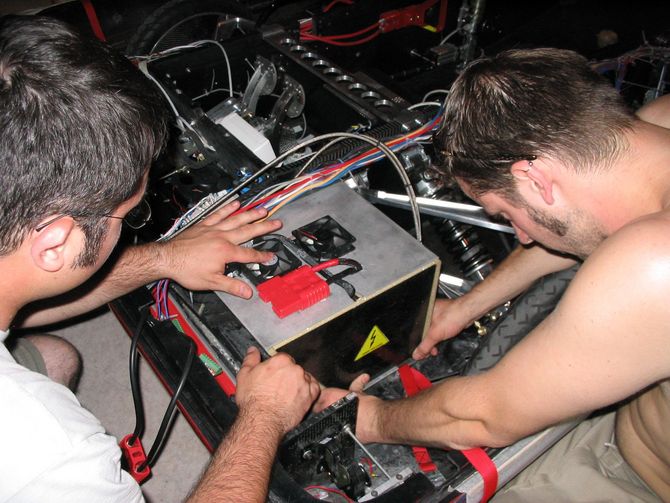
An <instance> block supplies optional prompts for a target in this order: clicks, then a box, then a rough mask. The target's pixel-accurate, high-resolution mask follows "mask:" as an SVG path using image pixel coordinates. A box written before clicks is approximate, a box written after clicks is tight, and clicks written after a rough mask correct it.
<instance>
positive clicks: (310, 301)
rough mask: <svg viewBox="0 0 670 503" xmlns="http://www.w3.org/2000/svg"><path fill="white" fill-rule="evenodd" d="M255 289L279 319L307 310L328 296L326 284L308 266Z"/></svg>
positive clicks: (275, 278) (272, 279) (268, 281)
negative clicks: (269, 304)
mask: <svg viewBox="0 0 670 503" xmlns="http://www.w3.org/2000/svg"><path fill="white" fill-rule="evenodd" d="M324 265H325V263H324ZM317 267H319V266H317ZM256 288H257V290H258V296H259V297H260V298H261V300H263V302H270V303H271V304H272V310H273V311H274V312H275V314H276V315H277V316H279V317H280V318H285V317H286V316H288V315H289V314H292V313H295V312H296V311H302V310H303V309H307V308H308V307H310V306H313V305H314V304H316V303H317V302H319V301H321V300H323V299H326V298H328V297H329V296H330V287H329V286H328V283H326V282H325V281H324V279H323V278H321V277H320V276H319V275H318V274H316V272H315V270H314V269H313V268H312V267H310V266H308V265H303V266H300V267H298V268H297V269H296V270H295V271H291V272H287V273H286V274H284V275H283V276H275V277H274V278H271V279H269V280H267V281H265V282H264V283H261V284H260V285H258V286H257V287H256Z"/></svg>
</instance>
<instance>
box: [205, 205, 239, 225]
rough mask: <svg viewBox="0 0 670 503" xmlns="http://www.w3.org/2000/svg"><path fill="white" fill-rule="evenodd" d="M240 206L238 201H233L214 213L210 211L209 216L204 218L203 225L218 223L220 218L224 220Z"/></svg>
mask: <svg viewBox="0 0 670 503" xmlns="http://www.w3.org/2000/svg"><path fill="white" fill-rule="evenodd" d="M239 208H240V201H239V200H238V201H233V202H232V203H228V204H226V205H224V206H222V207H221V208H219V209H218V210H216V211H215V212H214V213H212V214H211V215H210V216H208V217H207V218H205V219H204V220H203V221H202V223H203V224H204V225H216V224H218V223H220V222H221V221H222V220H225V219H226V218H228V217H229V216H230V215H232V214H233V213H235V212H236V211H237V210H238V209H239Z"/></svg>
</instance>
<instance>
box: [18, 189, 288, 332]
mask: <svg viewBox="0 0 670 503" xmlns="http://www.w3.org/2000/svg"><path fill="white" fill-rule="evenodd" d="M238 207H239V203H237V202H234V203H231V204H229V205H226V206H225V207H224V208H222V209H221V210H219V211H218V212H216V213H214V214H213V215H211V216H210V217H209V218H207V219H206V220H204V221H203V222H201V223H200V224H198V225H196V226H194V227H193V228H192V229H189V230H188V231H186V232H184V233H183V234H181V235H179V236H177V237H176V238H175V239H173V240H171V241H168V242H167V243H149V244H145V245H139V246H130V247H128V248H126V249H125V250H123V252H122V253H121V254H120V255H119V257H118V258H117V260H116V261H115V262H114V263H112V264H109V265H108V266H107V267H105V268H104V269H103V270H102V271H100V273H99V274H97V275H96V276H94V277H93V278H92V279H91V280H90V281H89V282H87V283H86V284H84V285H82V287H80V288H78V289H77V290H75V291H74V292H70V293H68V294H66V295H63V296H60V297H57V298H53V299H46V300H44V301H40V302H36V303H33V304H30V305H29V306H27V308H26V309H24V311H22V312H21V313H20V314H19V317H18V323H19V326H23V327H30V326H39V325H46V324H50V323H56V322H58V321H62V320H65V319H68V318H72V317H73V316H77V315H79V314H83V313H86V312H88V311H91V310H93V309H96V308H97V307H99V306H102V305H104V304H106V303H107V302H110V301H112V300H114V299H116V298H118V297H120V296H122V295H125V294H126V293H128V292H130V291H132V290H135V289H136V288H139V287H140V286H143V285H146V284H148V283H151V282H153V281H156V280H159V279H163V278H169V279H172V280H174V281H176V282H178V283H179V284H181V285H182V286H184V287H186V288H189V289H191V290H219V291H225V292H228V293H231V294H233V295H237V296H240V297H250V296H251V289H250V288H249V286H248V285H246V284H245V283H244V282H242V281H240V280H236V279H232V278H229V277H227V276H225V275H224V274H223V271H224V269H225V267H226V264H227V263H228V262H264V261H266V260H269V259H270V258H271V254H268V253H265V252H258V251H256V250H253V249H251V248H244V247H240V246H238V245H239V244H241V243H244V242H246V241H248V240H249V239H251V238H253V237H255V236H259V235H263V234H267V233H270V232H273V231H276V230H277V229H278V228H279V227H280V226H281V223H280V222H278V221H276V220H270V221H266V222H255V221H256V220H258V219H259V218H263V217H264V216H265V215H266V213H265V212H264V211H263V210H260V211H256V210H252V211H248V212H244V213H241V214H239V215H236V216H233V217H230V214H232V213H233V212H234V211H235V210H237V209H238Z"/></svg>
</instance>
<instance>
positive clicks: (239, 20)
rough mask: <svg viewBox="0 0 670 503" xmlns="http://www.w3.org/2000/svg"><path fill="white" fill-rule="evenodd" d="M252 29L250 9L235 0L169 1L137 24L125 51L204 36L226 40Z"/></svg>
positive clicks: (147, 51) (146, 51)
mask: <svg viewBox="0 0 670 503" xmlns="http://www.w3.org/2000/svg"><path fill="white" fill-rule="evenodd" d="M253 29H254V21H253V15H252V14H251V11H250V10H249V9H248V8H246V7H245V6H243V5H240V4H239V3H237V2H233V1H230V0H170V1H169V2H167V3H166V4H164V5H163V6H161V7H160V8H158V9H156V10H155V11H154V12H153V14H151V15H150V16H149V17H148V18H147V19H146V20H145V21H144V22H143V23H142V24H141V25H140V27H139V28H138V29H137V31H136V32H135V35H133V37H132V38H131V39H130V41H129V42H128V46H127V47H126V54H128V55H129V56H139V55H144V54H151V53H154V52H160V51H164V50H165V49H169V48H170V47H176V46H180V45H186V44H189V43H191V42H195V41H197V40H203V39H210V40H218V41H221V40H227V39H229V38H231V37H233V36H235V34H236V33H242V34H243V33H245V32H248V31H250V30H253Z"/></svg>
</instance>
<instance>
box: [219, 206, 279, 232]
mask: <svg viewBox="0 0 670 503" xmlns="http://www.w3.org/2000/svg"><path fill="white" fill-rule="evenodd" d="M267 216H268V211H267V210H266V209H265V208H253V209H250V210H242V211H240V212H239V213H238V214H237V215H233V216H232V217H229V218H222V219H220V220H219V222H218V223H219V224H220V227H221V230H224V231H229V230H232V229H237V228H238V227H241V226H242V225H246V224H250V223H251V222H255V221H256V220H260V219H261V218H265V217H267Z"/></svg>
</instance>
